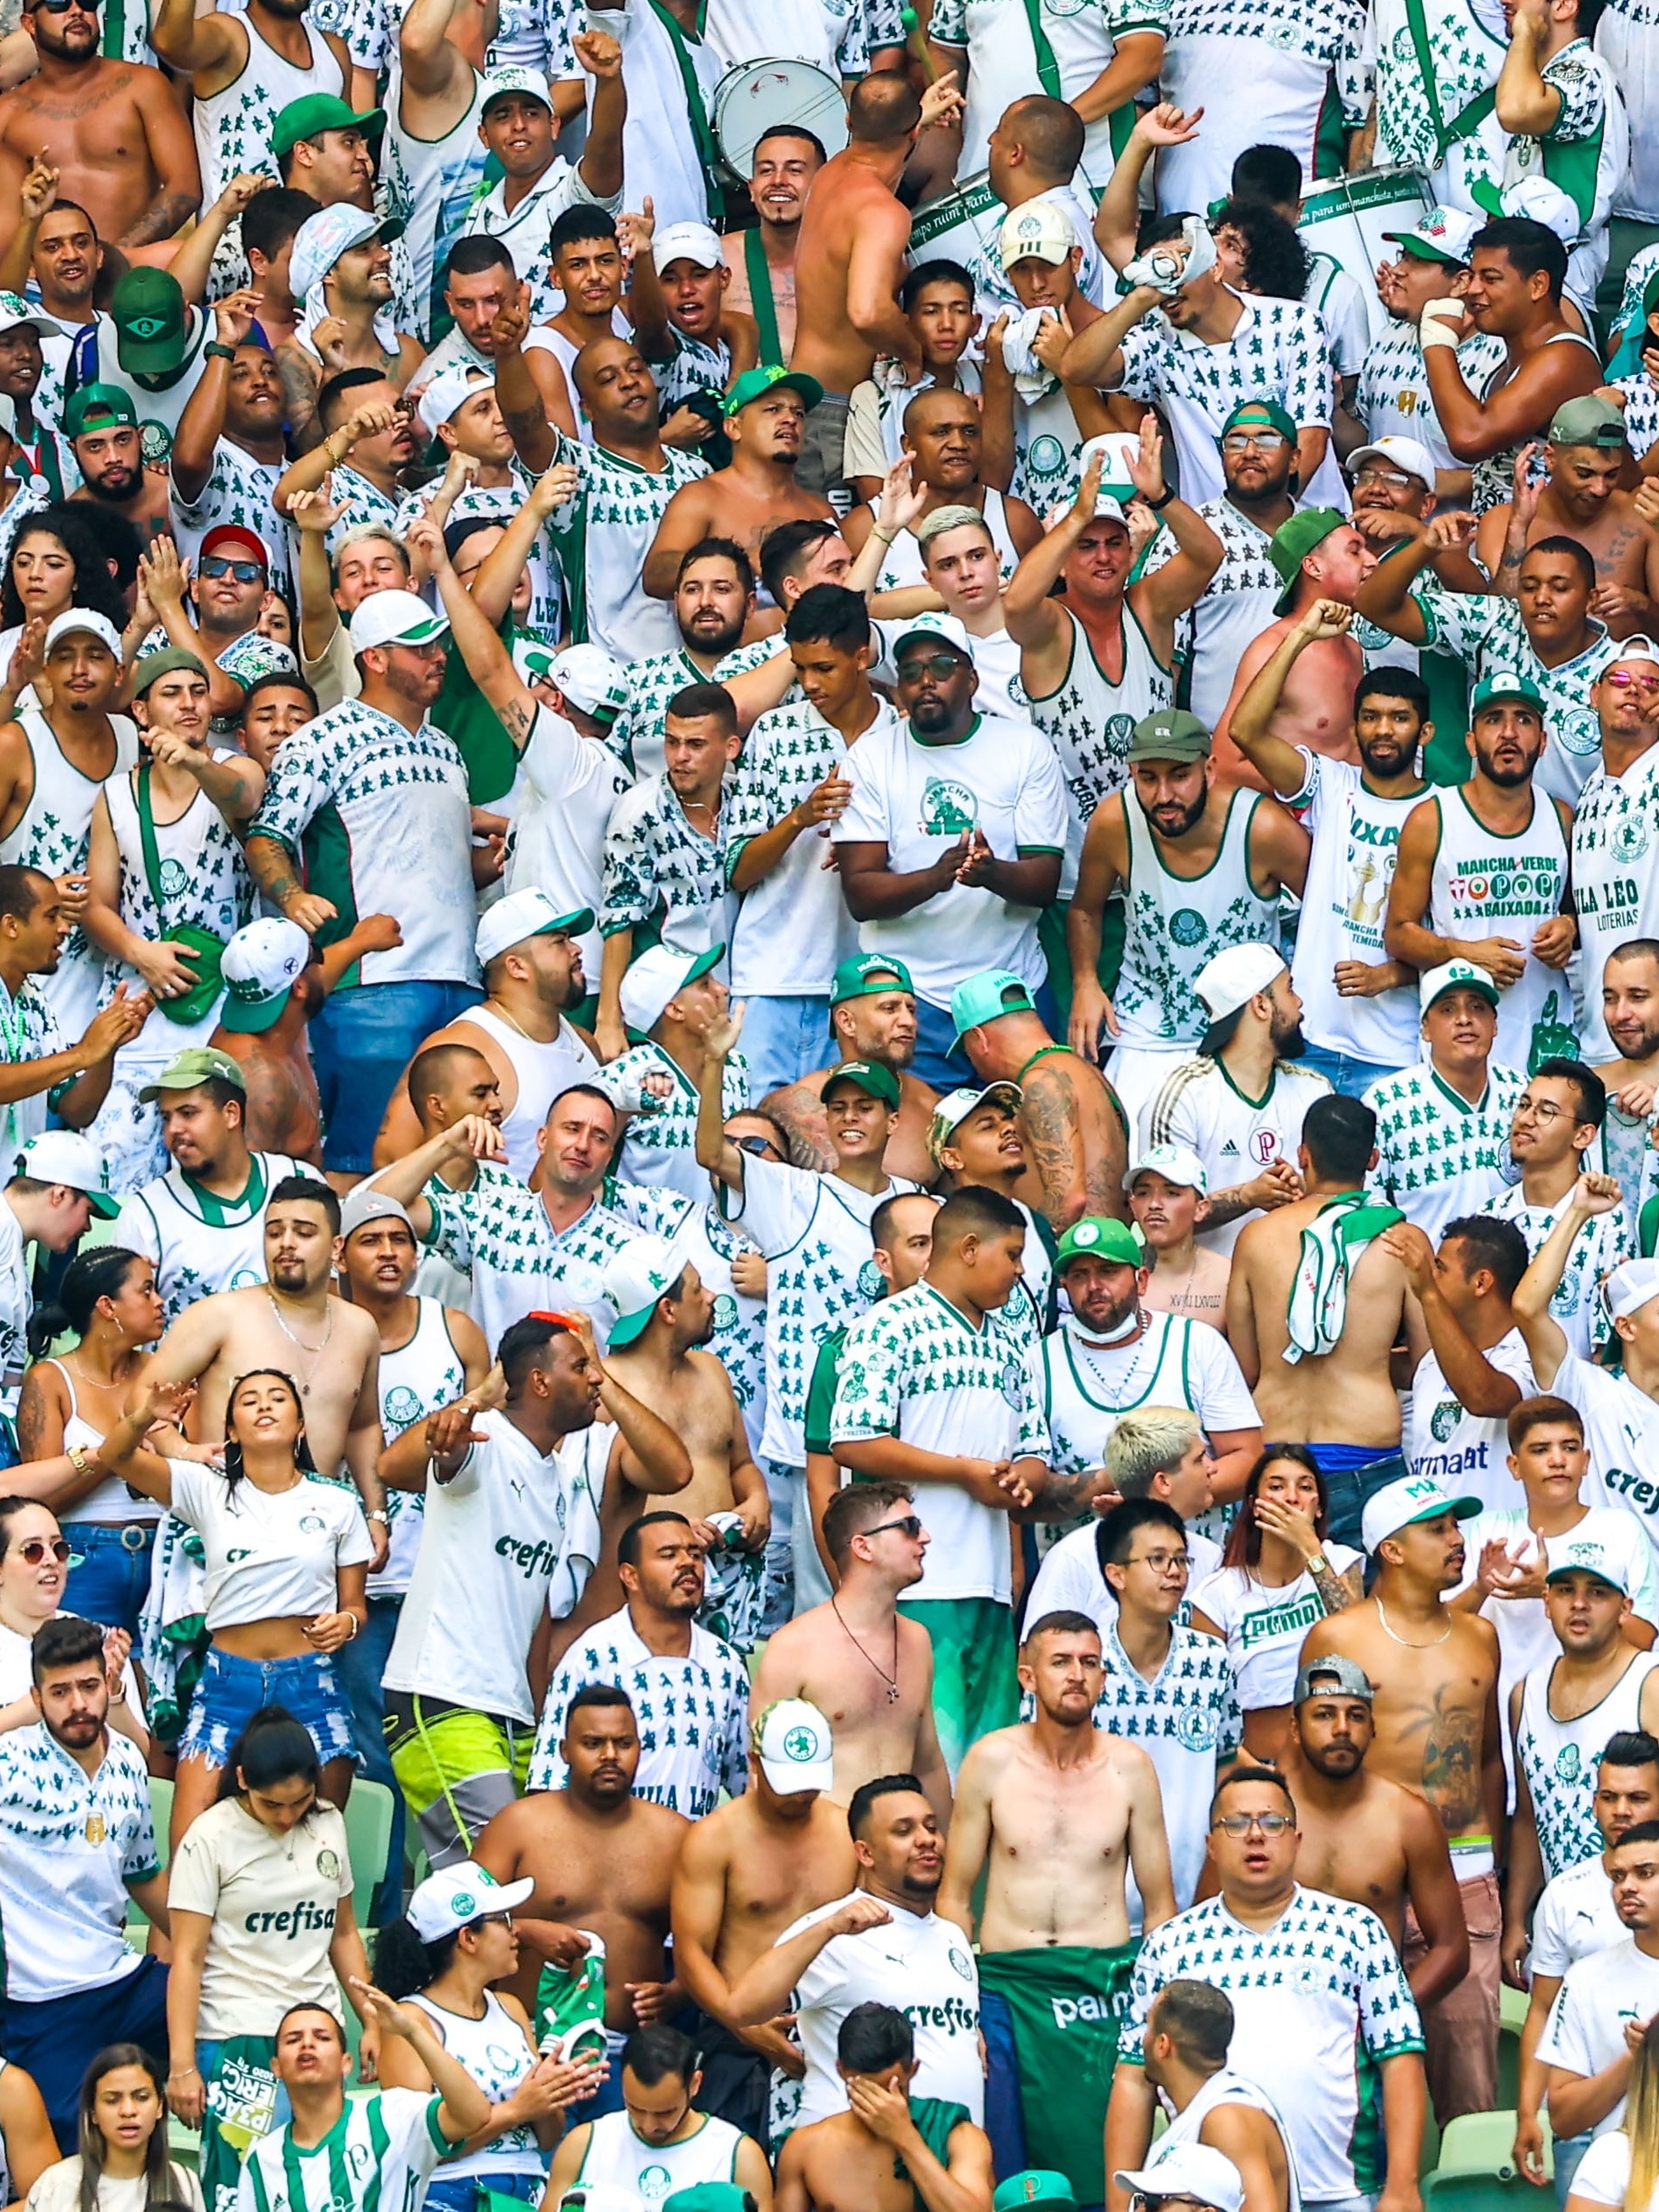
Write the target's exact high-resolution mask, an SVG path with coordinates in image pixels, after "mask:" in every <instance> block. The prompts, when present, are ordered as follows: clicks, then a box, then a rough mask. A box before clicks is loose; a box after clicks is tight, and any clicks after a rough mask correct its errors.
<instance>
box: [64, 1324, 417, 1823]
mask: <svg viewBox="0 0 1659 2212" xmlns="http://www.w3.org/2000/svg"><path fill="white" fill-rule="evenodd" d="M191 1388H192V1386H191V1385H189V1384H177V1383H151V1384H149V1387H148V1388H147V1389H145V1390H144V1391H143V1392H141V1397H140V1400H139V1403H138V1405H137V1406H136V1407H135V1408H134V1411H133V1412H131V1413H127V1414H125V1415H124V1416H123V1417H122V1419H121V1420H120V1421H118V1422H117V1423H116V1425H115V1427H114V1428H112V1430H111V1431H110V1433H109V1435H107V1436H106V1437H105V1440H104V1445H103V1449H102V1453H101V1455H100V1456H101V1457H102V1459H103V1462H104V1464H105V1467H106V1468H107V1469H108V1471H110V1473H111V1474H112V1475H116V1476H119V1477H120V1479H121V1480H122V1481H124V1482H130V1483H131V1484H132V1485H133V1486H134V1489H135V1490H141V1491H142V1492H143V1493H144V1494H145V1496H146V1497H149V1498H154V1499H155V1500H156V1501H157V1503H158V1504H161V1505H163V1506H170V1507H172V1509H173V1511H174V1512H175V1513H176V1514H177V1515H178V1517H179V1519H180V1520H181V1521H184V1522H188V1523H189V1525H190V1526H191V1527H192V1529H195V1531H196V1533H197V1535H198V1536H199V1537H200V1538H201V1541H202V1550H203V1560H202V1568H203V1579H204V1583H205V1600H206V1601H205V1605H204V1614H205V1617H206V1627H207V1633H208V1637H209V1638H210V1644H209V1648H208V1652H207V1656H206V1661H205V1663H204V1665H203V1667H202V1674H201V1680H200V1681H199V1683H198V1684H197V1686H196V1692H195V1695H194V1698H193V1699H192V1703H191V1709H190V1721H189V1724H188V1726H187V1727H186V1728H185V1733H184V1736H183V1738H182V1739H181V1740H180V1743H179V1746H178V1777H177V1782H176V1784H175V1786H174V1791H173V1820H172V1833H173V1840H174V1844H175V1847H177V1840H178V1839H179V1838H180V1837H181V1836H182V1835H183V1834H184V1833H185V1831H186V1829H188V1827H189V1826H190V1825H191V1823H192V1821H193V1820H194V1819H195V1818H197V1816H198V1815H199V1814H200V1813H202V1812H205V1811H206V1809H207V1806H208V1805H209V1804H211V1803H212V1801H213V1798H214V1794H215V1792H216V1790H217V1789H218V1787H219V1778H220V1775H221V1773H222V1772H223V1770H224V1768H225V1767H226V1766H227V1764H228V1760H229V1757H230V1753H231V1749H232V1746H234V1745H235V1742H236V1740H237V1739H238V1738H239V1737H240V1736H241V1734H242V1731H243V1729H244V1728H246V1726H247V1725H248V1723H249V1722H250V1720H251V1719H252V1718H253V1717H254V1715H255V1713H257V1711H258V1710H259V1709H260V1707H261V1706H262V1705H268V1704H271V1703H272V1702H274V1701H275V1700H280V1702H281V1703H282V1704H283V1705H284V1706H286V1709H287V1710H288V1711H289V1712H291V1713H292V1714H293V1716H294V1717H295V1718H296V1719H297V1720H299V1721H301V1722H302V1723H303V1724H304V1725H305V1726H306V1727H307V1728H308V1730H309V1731H310V1734H311V1740H312V1742H313V1743H314V1744H315V1746H316V1753H317V1757H318V1759H319V1760H320V1761H321V1762H322V1779H321V1789H322V1796H325V1797H326V1798H327V1799H328V1800H329V1802H330V1804H336V1805H343V1804H344V1803H345V1799H346V1793H347V1792H348V1790H349V1789H351V1766H352V1750H351V1714H350V1712H349V1711H348V1710H347V1708H346V1702H345V1698H344V1694H343V1693H342V1691H341V1688H340V1685H339V1682H338V1680H337V1677H336V1674H335V1671H334V1661H333V1659H332V1657H331V1656H330V1654H332V1653H333V1652H337V1651H338V1650H339V1648H340V1646H341V1645H342V1644H345V1643H348V1642H349V1641H350V1640H351V1637H354V1636H356V1635H358V1634H359V1631H360V1630H361V1629H362V1626H363V1623H364V1621H365V1619H366V1616H367V1612H368V1602H367V1600H366V1597H365V1595H364V1587H365V1583H366V1579H367V1575H368V1563H369V1560H370V1558H371V1557H372V1556H373V1547H372V1545H371V1544H370V1542H369V1532H368V1526H367V1523H366V1522H365V1521H364V1518H363V1508H362V1507H361V1506H360V1505H359V1502H358V1499H357V1493H355V1492H354V1491H351V1490H347V1489H344V1488H343V1487H342V1486H340V1485H339V1484H338V1483H332V1482H324V1481H323V1480H322V1478H321V1477H320V1476H319V1475H318V1473H317V1471H316V1467H315V1463H314V1462H313V1460H312V1457H311V1448H310V1446H309V1445H308V1442H306V1434H305V1413H304V1409H303V1406H302V1405H301V1398H300V1392H299V1391H298V1389H297V1388H296V1386H295V1384H294V1381H293V1377H292V1376H291V1375H286V1374H284V1373H283V1372H282V1370H280V1369H279V1368H255V1369H253V1370H250V1372H249V1373H248V1374H246V1375H241V1376H238V1377H237V1378H236V1380H235V1383H233V1384H232V1385H231V1388H230V1393H229V1396H228V1399H227V1400H226V1404H225V1440H226V1441H225V1449H224V1454H223V1463H224V1464H223V1465H222V1467H220V1466H214V1465H204V1464H200V1463H199V1462H194V1461H191V1460H184V1459H172V1460H164V1459H163V1460H158V1459H157V1458H156V1457H155V1455H154V1454H153V1453H151V1452H147V1451H146V1450H145V1449H144V1447H143V1439H144V1437H145V1436H146V1435H147V1434H148V1433H149V1429H150V1428H151V1427H152V1426H153V1425H154V1424H155V1423H156V1421H158V1420H178V1419H180V1418H182V1415H183V1411H184V1406H185V1400H186V1399H187V1398H188V1396H189V1394H190V1390H191Z"/></svg>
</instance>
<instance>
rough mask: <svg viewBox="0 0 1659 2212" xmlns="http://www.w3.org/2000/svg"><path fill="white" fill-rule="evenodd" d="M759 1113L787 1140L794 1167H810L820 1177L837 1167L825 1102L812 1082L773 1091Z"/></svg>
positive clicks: (792, 1084) (762, 1104)
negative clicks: (767, 1117)
mask: <svg viewBox="0 0 1659 2212" xmlns="http://www.w3.org/2000/svg"><path fill="white" fill-rule="evenodd" d="M761 1111H762V1113H764V1114H770V1115H771V1117H772V1120H773V1121H775V1122H776V1123H777V1124H778V1126H779V1129H781V1130H782V1131H783V1132H784V1135H785V1137H786V1139H788V1142H789V1164H790V1166H791V1167H808V1168H810V1169H812V1171H813V1172H814V1173H815V1174H816V1175H828V1174H829V1172H830V1170H831V1169H832V1168H833V1167H834V1166H835V1164H836V1153H835V1147H834V1146H832V1145H831V1144H830V1142H829V1123H828V1122H827V1121H826V1120H825V1119H824V1112H823V1106H822V1102H821V1101H820V1099H819V1097H818V1095H817V1092H816V1091H815V1088H813V1086H812V1085H811V1084H810V1083H790V1084H789V1085H787V1086H786V1088H784V1089H782V1090H776V1091H773V1092H772V1094H771V1095H770V1096H769V1097H767V1098H765V1099H764V1100H763V1101H762V1102H761Z"/></svg>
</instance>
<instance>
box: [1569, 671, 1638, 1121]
mask: <svg viewBox="0 0 1659 2212" xmlns="http://www.w3.org/2000/svg"><path fill="white" fill-rule="evenodd" d="M1590 705H1591V706H1592V707H1593V708H1594V710H1595V714H1596V722H1597V728H1598V730H1599V732H1600V734H1601V747H1600V752H1599V755H1598V757H1597V761H1596V764H1595V766H1594V767H1593V768H1592V769H1591V770H1590V776H1589V778H1588V780H1587V781H1586V783H1585V784H1584V788H1583V792H1581V793H1580V794H1579V800H1578V806H1577V809H1576V812H1575V813H1574V815H1573V858H1572V867H1573V905H1574V908H1575V910H1576V914H1577V916H1578V942H1579V949H1580V953H1581V956H1582V960H1583V981H1582V985H1581V988H1582V990H1583V1007H1584V1023H1583V1049H1584V1058H1585V1059H1587V1060H1589V1061H1590V1062H1591V1064H1592V1065H1594V1064H1595V1063H1597V1062H1598V1061H1601V1060H1604V1059H1608V1058H1610V1057H1611V1056H1612V1054H1613V1053H1614V1052H1619V1053H1622V1054H1623V1055H1624V1056H1625V1058H1626V1059H1633V1060H1645V1059H1647V1058H1648V1056H1649V1054H1650V1053H1651V1052H1652V1051H1653V1049H1654V1046H1653V1045H1650V1044H1647V1043H1646V1042H1645V1041H1642V1042H1638V1041H1637V1037H1636V1035H1635V1033H1634V1031H1633V1030H1632V1029H1631V1026H1630V1022H1629V1013H1628V1010H1626V1013H1625V1014H1623V1015H1622V1016H1615V1015H1614V1007H1615V1005H1616V1002H1617V1001H1618V998H1619V979H1620V975H1621V974H1622V973H1623V965H1622V963H1621V964H1620V967H1619V972H1614V970H1613V963H1614V962H1615V960H1617V959H1618V958H1619V947H1620V946H1622V945H1626V944H1628V943H1631V942H1632V941H1633V940H1641V939H1646V938H1650V937H1652V936H1655V934H1659V879H1656V878H1655V871H1654V870H1653V869H1652V868H1651V867H1649V866H1645V865H1644V864H1643V854H1644V853H1645V851H1646V850H1647V847H1648V840H1649V838H1650V836H1651V834H1652V829H1653V826H1654V824H1655V821H1659V647H1655V646H1654V645H1653V644H1652V642H1651V641H1650V640H1648V639H1647V638H1629V639H1626V641H1625V643H1624V644H1623V645H1622V646H1621V647H1619V652H1618V654H1616V655H1615V656H1614V658H1613V659H1612V660H1610V661H1608V663H1607V665H1606V666H1605V668H1604V669H1603V670H1602V672H1601V674H1600V676H1597V679H1596V681H1595V683H1593V684H1592V685H1591V686H1590ZM1638 848H1640V849H1638ZM1652 1011H1653V1012H1654V1014H1655V1016H1659V1005H1655V1008H1653V1009H1652ZM1614 1018H1617V1019H1619V1026H1620V1030H1621V1031H1622V1034H1621V1035H1619V1036H1617V1037H1615V1036H1614V1035H1613V1034H1612V1029H1611V1026H1610V1024H1611V1021H1612V1019H1614ZM1655 1043H1659V1038H1655ZM1633 1044H1634V1045H1635V1047H1636V1049H1635V1050H1634V1051H1633V1050H1632V1049H1631V1046H1632V1045H1633ZM1597 1073H1603V1071H1602V1070H1601V1069H1600V1068H1599V1067H1598V1068H1597ZM1603 1080H1604V1081H1607V1083H1608V1088H1609V1089H1610V1090H1612V1091H1613V1092H1614V1093H1617V1092H1618V1090H1619V1088H1621V1087H1622V1085H1623V1083H1624V1082H1626V1081H1629V1080H1631V1079H1630V1078H1629V1077H1627V1076H1625V1075H1623V1074H1622V1073H1618V1072H1617V1071H1615V1073H1613V1075H1612V1077H1611V1078H1609V1077H1608V1076H1607V1075H1605V1074H1603Z"/></svg>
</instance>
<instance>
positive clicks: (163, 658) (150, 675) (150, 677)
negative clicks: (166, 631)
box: [133, 645, 208, 699]
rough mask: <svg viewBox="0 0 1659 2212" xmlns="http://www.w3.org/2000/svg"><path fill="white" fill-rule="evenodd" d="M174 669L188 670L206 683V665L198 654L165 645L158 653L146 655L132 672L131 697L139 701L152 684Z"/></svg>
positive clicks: (180, 646) (185, 648) (186, 648)
mask: <svg viewBox="0 0 1659 2212" xmlns="http://www.w3.org/2000/svg"><path fill="white" fill-rule="evenodd" d="M174 669H189V670H190V671H191V673H192V676H200V677H201V679H202V681H203V682H204V683H206V682H207V681H208V676H207V669H206V664H205V663H204V662H203V661H202V660H201V659H200V657H199V655H198V654H194V653H192V652H191V651H190V650H189V648H188V647H185V646H182V645H166V646H163V647H162V649H161V651H160V652H159V653H147V654H145V655H144V657H143V659H142V660H141V661H140V662H139V663H138V665H137V667H136V668H134V670H133V697H134V698H135V699H141V698H143V696H144V694H145V692H146V691H148V690H149V687H150V685H151V684H152V683H156V681H157V680H158V679H159V678H160V677H162V676H170V675H171V674H172V673H173V670H174Z"/></svg>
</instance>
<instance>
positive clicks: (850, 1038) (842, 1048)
mask: <svg viewBox="0 0 1659 2212" xmlns="http://www.w3.org/2000/svg"><path fill="white" fill-rule="evenodd" d="M829 1031H830V1035H831V1036H832V1037H833V1038H834V1040H835V1044H836V1048H837V1058H836V1059H835V1060H833V1061H832V1062H831V1063H830V1065H829V1066H828V1067H821V1068H819V1069H818V1070H817V1071H816V1072H815V1073H814V1074H811V1075H803V1076H802V1077H801V1081H799V1082H798V1083H790V1084H788V1085H786V1087H785V1088H783V1089H782V1090H775V1091H773V1092H772V1094H771V1095H770V1096H769V1097H767V1098H765V1099H764V1100H763V1101H762V1108H763V1110H764V1112H765V1113H767V1114H769V1115H770V1116H771V1117H772V1120H773V1121H775V1122H776V1123H777V1124H778V1125H779V1128H780V1129H781V1130H782V1131H783V1132H784V1134H785V1136H786V1137H787V1138H788V1139H789V1158H790V1161H791V1163H792V1165H793V1166H794V1167H815V1168H817V1169H818V1170H819V1171H820V1172H821V1173H822V1174H823V1175H828V1174H829V1171H830V1169H831V1168H832V1167H834V1166H835V1164H836V1150H835V1146H833V1145H832V1144H831V1143H830V1142H829V1123H828V1122H827V1121H826V1120H825V1118H824V1110H823V1101H822V1097H821V1096H820V1093H821V1092H822V1088H823V1086H824V1085H825V1083H827V1082H828V1081H829V1076H830V1074H831V1073H832V1071H833V1069H834V1068H836V1067H838V1066H842V1065H843V1064H844V1062H845V1061H847V1060H879V1061H880V1064H881V1066H883V1067H886V1068H890V1069H891V1070H892V1072H893V1073H894V1074H895V1075H896V1076H897V1077H898V1079H899V1119H898V1125H897V1127H896V1128H895V1130H894V1132H893V1134H892V1136H891V1137H889V1138H888V1139H887V1173H888V1174H889V1175H902V1176H904V1177H905V1178H906V1179H907V1180H908V1181H909V1182H922V1183H926V1182H932V1180H933V1176H934V1174H935V1168H934V1164H933V1160H932V1155H931V1153H929V1151H928V1148H927V1132H928V1124H930V1123H931V1121H932V1119H933V1110H934V1108H935V1107H936V1106H937V1105H938V1102H939V1098H938V1092H937V1091H936V1090H933V1089H931V1088H930V1087H929V1086H928V1085H927V1084H926V1083H924V1082H923V1081H922V1080H921V1079H920V1077H919V1076H916V1075H912V1074H911V1073H909V1066H910V1062H911V1060H912V1059H914V1058H915V1057H916V993H915V991H914V989H913V988H912V987H911V984H910V971H909V968H907V967H906V966H905V965H904V963H903V961H902V960H900V959H897V958H893V957H891V956H889V955H887V954H883V953H879V952H858V953H855V954H854V955H853V956H852V958H851V959H849V960H844V961H843V962H842V963H841V965H840V966H839V967H838V968H837V970H836V976H835V981H834V983H833V984H832V985H831V986H830V988H829ZM874 1771H875V1772H876V1773H878V1774H880V1773H884V1772H886V1771H887V1770H886V1769H885V1768H882V1767H877V1768H876V1769H874Z"/></svg>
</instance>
